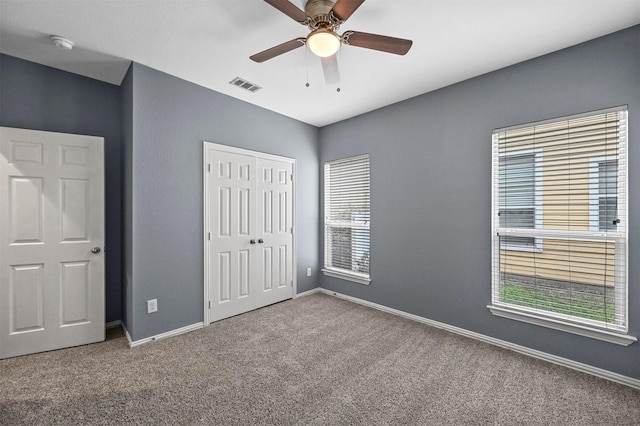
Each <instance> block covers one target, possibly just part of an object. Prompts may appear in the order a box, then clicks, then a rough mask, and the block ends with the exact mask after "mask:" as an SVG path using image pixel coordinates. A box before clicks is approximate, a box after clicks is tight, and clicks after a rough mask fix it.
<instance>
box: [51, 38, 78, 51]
mask: <svg viewBox="0 0 640 426" xmlns="http://www.w3.org/2000/svg"><path fill="white" fill-rule="evenodd" d="M49 38H50V39H51V40H52V41H53V44H55V45H56V47H59V48H60V49H63V50H71V49H73V44H74V43H73V42H72V41H71V40H69V39H68V38H64V37H61V36H57V35H52V36H50V37H49Z"/></svg>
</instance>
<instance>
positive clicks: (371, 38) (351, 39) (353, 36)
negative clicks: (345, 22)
mask: <svg viewBox="0 0 640 426" xmlns="http://www.w3.org/2000/svg"><path fill="white" fill-rule="evenodd" d="M342 42H343V43H344V44H347V45H350V46H357V47H364V48H365V49H373V50H380V51H382V52H388V53H395V54H396V55H404V54H406V53H407V52H408V51H409V49H411V45H412V44H413V41H411V40H406V39H403V38H395V37H388V36H383V35H378V34H369V33H361V32H359V31H346V32H345V33H344V34H343V35H342Z"/></svg>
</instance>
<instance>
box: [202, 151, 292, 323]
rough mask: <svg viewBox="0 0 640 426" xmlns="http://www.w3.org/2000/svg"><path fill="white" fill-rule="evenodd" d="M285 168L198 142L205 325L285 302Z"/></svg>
mask: <svg viewBox="0 0 640 426" xmlns="http://www.w3.org/2000/svg"><path fill="white" fill-rule="evenodd" d="M292 176H293V160H290V159H280V158H279V157H275V156H269V155H266V154H261V153H257V152H253V151H246V150H241V149H237V148H231V147H225V146H223V145H217V144H212V143H209V142H205V185H204V186H205V208H204V216H205V233H206V235H205V295H207V297H208V300H207V301H206V306H205V309H207V310H208V311H207V313H208V316H207V315H206V316H205V317H206V318H205V319H206V320H208V322H213V321H217V320H220V319H223V318H228V317H230V316H233V315H238V314H241V313H244V312H247V311H250V310H253V309H256V308H260V307H263V306H266V305H269V304H272V303H276V302H280V301H282V300H285V299H290V298H292V297H293V291H294V289H293V284H294V275H293V274H294V270H295V269H294V268H295V266H294V248H293V228H294V220H293V211H294V209H293V181H292Z"/></svg>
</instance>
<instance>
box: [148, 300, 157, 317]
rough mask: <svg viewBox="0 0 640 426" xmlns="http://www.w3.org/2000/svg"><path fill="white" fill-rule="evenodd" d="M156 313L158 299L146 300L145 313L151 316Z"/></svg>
mask: <svg viewBox="0 0 640 426" xmlns="http://www.w3.org/2000/svg"><path fill="white" fill-rule="evenodd" d="M157 311H158V299H151V300H147V313H148V314H151V313H153V312H157Z"/></svg>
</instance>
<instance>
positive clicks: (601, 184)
mask: <svg viewBox="0 0 640 426" xmlns="http://www.w3.org/2000/svg"><path fill="white" fill-rule="evenodd" d="M617 188H618V160H616V159H615V158H611V157H600V158H592V159H591V163H590V165H589V196H590V200H589V206H590V214H589V222H590V228H591V230H592V231H615V230H616V228H617V223H616V219H617V216H618V192H617Z"/></svg>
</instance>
